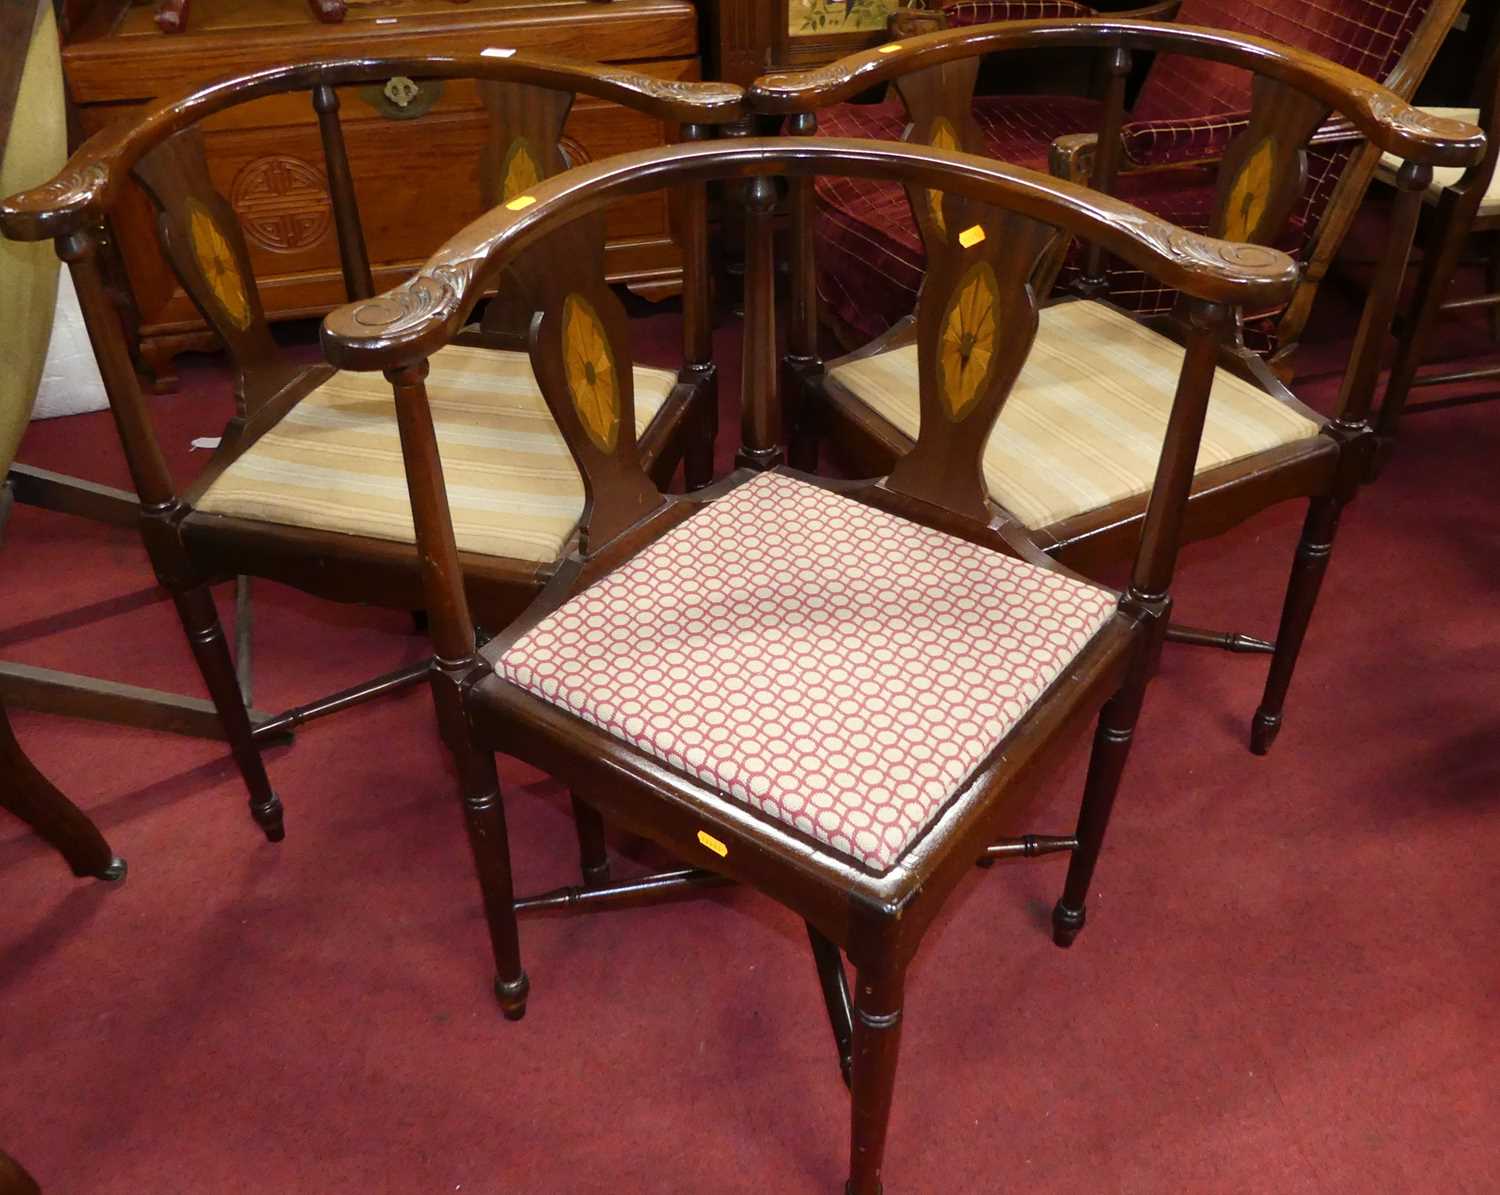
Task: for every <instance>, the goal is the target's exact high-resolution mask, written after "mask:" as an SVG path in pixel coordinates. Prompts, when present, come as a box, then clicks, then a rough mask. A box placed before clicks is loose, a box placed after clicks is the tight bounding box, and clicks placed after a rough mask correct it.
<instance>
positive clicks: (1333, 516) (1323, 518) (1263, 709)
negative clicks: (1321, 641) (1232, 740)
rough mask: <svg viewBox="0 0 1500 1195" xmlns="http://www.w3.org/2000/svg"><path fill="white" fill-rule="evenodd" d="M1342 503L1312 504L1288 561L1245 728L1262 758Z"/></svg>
mask: <svg viewBox="0 0 1500 1195" xmlns="http://www.w3.org/2000/svg"><path fill="white" fill-rule="evenodd" d="M1342 510H1343V503H1342V502H1341V501H1339V500H1338V499H1337V498H1314V499H1313V500H1312V503H1311V505H1310V507H1309V509H1308V512H1307V521H1306V522H1305V523H1304V524H1303V525H1302V540H1301V542H1300V543H1298V545H1297V555H1296V557H1295V559H1294V560H1293V561H1292V577H1291V580H1290V581H1289V582H1288V583H1287V587H1286V599H1285V602H1284V604H1283V605H1282V608H1281V626H1280V628H1279V629H1278V630H1277V632H1276V654H1275V655H1273V656H1272V657H1271V672H1270V675H1269V676H1267V678H1266V691H1265V693H1264V695H1263V696H1262V697H1261V699H1260V708H1259V709H1258V710H1256V711H1255V720H1254V722H1253V723H1252V724H1251V727H1250V750H1252V751H1253V752H1255V754H1257V755H1264V754H1266V752H1268V751H1269V750H1270V749H1271V744H1272V743H1274V742H1275V741H1276V735H1277V734H1278V733H1279V732H1280V730H1281V718H1282V709H1283V707H1284V706H1285V704H1286V694H1287V689H1289V688H1290V687H1291V684H1292V672H1293V670H1294V669H1295V668H1296V667H1297V655H1298V653H1299V652H1300V651H1301V650H1302V640H1303V639H1304V638H1306V636H1307V626H1308V623H1309V622H1311V621H1312V613H1313V607H1314V606H1316V605H1317V603H1318V591H1319V590H1320V589H1322V587H1323V575H1324V573H1326V572H1327V571H1328V557H1329V556H1330V555H1331V554H1332V552H1333V537H1334V535H1335V533H1336V532H1337V531H1338V526H1339V514H1340V512H1341V511H1342Z"/></svg>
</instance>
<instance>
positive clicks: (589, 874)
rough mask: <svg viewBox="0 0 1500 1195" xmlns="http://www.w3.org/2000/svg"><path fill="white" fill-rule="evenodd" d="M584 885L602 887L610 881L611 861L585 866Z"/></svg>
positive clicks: (586, 886)
mask: <svg viewBox="0 0 1500 1195" xmlns="http://www.w3.org/2000/svg"><path fill="white" fill-rule="evenodd" d="M582 870H583V886H584V887H585V888H602V887H604V885H605V884H608V883H609V861H608V860H605V861H604V862H603V863H600V864H597V865H595V866H592V867H588V866H585V867H584V868H583V869H582Z"/></svg>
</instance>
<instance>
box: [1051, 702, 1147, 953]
mask: <svg viewBox="0 0 1500 1195" xmlns="http://www.w3.org/2000/svg"><path fill="white" fill-rule="evenodd" d="M1142 696H1143V694H1142V689H1141V686H1139V685H1132V686H1131V687H1129V688H1127V689H1122V690H1121V691H1120V692H1119V693H1116V694H1115V696H1114V697H1112V698H1110V700H1109V701H1108V702H1107V703H1106V704H1105V706H1104V709H1103V710H1101V711H1100V713H1099V726H1098V729H1097V730H1095V732H1094V752H1093V755H1092V756H1091V757H1090V758H1089V771H1088V776H1087V778H1086V779H1085V780H1084V784H1083V806H1082V808H1081V809H1080V810H1079V813H1078V847H1077V849H1076V850H1074V852H1073V858H1072V861H1071V862H1070V863H1069V864H1068V878H1067V880H1066V882H1065V883H1064V884H1063V894H1062V899H1061V900H1059V901H1058V902H1057V904H1056V906H1055V907H1054V908H1053V910H1052V940H1053V941H1054V942H1056V943H1057V944H1058V945H1059V946H1062V947H1064V948H1066V947H1068V946H1071V945H1073V940H1074V939H1075V938H1077V937H1078V935H1079V933H1080V932H1081V931H1082V930H1083V925H1084V921H1085V920H1086V918H1087V915H1088V908H1087V901H1088V894H1089V885H1090V884H1092V883H1093V881H1094V867H1095V866H1096V865H1097V864H1098V862H1099V850H1100V848H1101V847H1102V846H1103V845H1104V832H1105V830H1106V829H1108V827H1109V815H1110V813H1111V812H1112V811H1113V809H1114V806H1115V794H1116V793H1118V792H1119V791H1120V778H1121V777H1122V776H1123V775H1124V773H1125V763H1126V761H1127V760H1128V759H1129V758H1130V744H1131V741H1132V740H1133V739H1134V738H1135V723H1136V719H1137V718H1138V717H1139V716H1140V712H1141V699H1142Z"/></svg>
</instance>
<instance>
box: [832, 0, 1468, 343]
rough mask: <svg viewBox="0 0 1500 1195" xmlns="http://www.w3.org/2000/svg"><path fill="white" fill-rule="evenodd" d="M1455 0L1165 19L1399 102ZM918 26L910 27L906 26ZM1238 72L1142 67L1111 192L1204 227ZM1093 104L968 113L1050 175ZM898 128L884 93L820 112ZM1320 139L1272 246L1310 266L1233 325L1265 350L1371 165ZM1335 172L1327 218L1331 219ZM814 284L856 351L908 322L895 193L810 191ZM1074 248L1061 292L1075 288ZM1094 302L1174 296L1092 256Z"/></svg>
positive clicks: (1059, 7) (1308, 288)
mask: <svg viewBox="0 0 1500 1195" xmlns="http://www.w3.org/2000/svg"><path fill="white" fill-rule="evenodd" d="M1457 7H1458V5H1457V3H1456V0H1182V3H1181V4H1180V6H1178V10H1177V14H1176V18H1175V19H1176V20H1177V21H1178V22H1179V23H1183V24H1192V25H1207V26H1211V27H1215V28H1222V29H1227V30H1230V31H1233V32H1239V33H1251V34H1259V35H1261V36H1264V37H1271V38H1275V39H1277V40H1280V41H1283V42H1287V43H1289V44H1291V45H1294V46H1297V47H1299V48H1302V49H1306V50H1311V51H1313V52H1314V53H1317V54H1321V55H1322V56H1323V57H1325V58H1329V59H1331V60H1333V61H1334V62H1337V63H1339V64H1341V65H1343V66H1347V67H1350V68H1352V69H1354V70H1357V71H1359V72H1360V73H1362V74H1365V75H1369V76H1371V77H1372V78H1376V79H1379V80H1381V81H1383V82H1385V83H1386V84H1387V85H1388V86H1390V87H1391V88H1392V89H1393V90H1395V91H1397V92H1398V93H1401V94H1403V95H1406V96H1409V95H1410V94H1411V92H1412V91H1413V90H1414V88H1415V87H1416V84H1417V82H1418V81H1419V80H1420V78H1421V76H1422V74H1423V73H1424V72H1425V71H1426V69H1427V66H1428V65H1429V64H1430V62H1431V59H1432V55H1433V54H1434V53H1435V52H1436V49H1437V46H1438V44H1439V43H1440V42H1441V40H1442V36H1443V34H1444V33H1445V32H1446V30H1447V27H1448V26H1449V25H1450V24H1451V23H1452V21H1453V17H1454V13H1455V12H1456V10H1457ZM939 11H940V15H941V20H940V21H934V22H933V23H932V24H930V25H928V26H927V28H941V27H943V26H944V25H946V26H947V27H950V28H951V27H956V26H962V25H975V24H984V23H987V22H993V21H1009V20H1022V19H1057V18H1063V19H1067V18H1073V17H1090V16H1096V15H1114V16H1127V15H1130V14H1125V13H1116V14H1098V13H1095V12H1094V10H1092V9H1091V8H1089V7H1088V6H1087V5H1085V4H1082V3H1078V2H1077V0H951V2H950V3H947V4H944V5H943V6H942V7H941V9H940V10H939ZM913 31H914V32H915V31H923V30H922V29H921V27H920V26H918V27H917V28H916V29H914V30H913ZM1249 86H1250V82H1249V76H1248V75H1247V74H1246V73H1245V72H1243V71H1237V70H1235V69H1233V68H1231V67H1227V66H1223V65H1221V64H1219V63H1215V62H1211V61H1207V60H1205V59H1201V58H1185V57H1177V56H1172V55H1164V56H1162V57H1160V58H1159V59H1158V60H1157V61H1156V62H1154V63H1153V64H1152V65H1151V68H1150V71H1149V72H1148V74H1147V76H1146V78H1145V81H1144V83H1143V84H1142V86H1141V89H1140V92H1139V94H1138V95H1137V97H1136V100H1135V103H1134V105H1133V106H1132V108H1131V109H1130V111H1129V113H1128V116H1127V120H1126V123H1125V124H1124V126H1123V128H1122V130H1121V142H1122V146H1121V150H1122V153H1121V166H1120V174H1119V177H1118V179H1117V181H1116V184H1115V186H1114V187H1113V191H1114V193H1115V194H1117V195H1119V196H1120V197H1121V198H1124V199H1128V200H1129V201H1130V202H1132V203H1134V204H1137V205H1139V206H1140V207H1143V208H1145V209H1146V210H1147V211H1150V212H1153V213H1155V214H1157V215H1159V216H1162V217H1164V218H1165V219H1167V220H1170V221H1171V222H1173V223H1174V224H1178V225H1181V226H1183V227H1185V228H1190V229H1194V230H1196V231H1203V230H1206V228H1207V224H1208V219H1209V214H1210V211H1211V210H1212V206H1213V201H1214V192H1215V186H1216V176H1217V172H1216V167H1215V165H1214V161H1215V159H1216V158H1217V157H1218V156H1219V155H1220V154H1221V153H1222V152H1223V150H1224V148H1225V146H1226V145H1227V144H1228V142H1229V140H1230V139H1231V138H1232V137H1233V136H1234V135H1235V134H1236V133H1238V132H1239V131H1240V130H1241V129H1243V128H1244V127H1245V123H1246V118H1247V112H1248V109H1249V106H1250V95H1249ZM1103 110H1104V105H1103V102H1102V101H1100V100H1097V99H1090V98H1087V97H1084V96H1069V95H1026V96H1014V95H985V96H979V97H977V98H976V99H975V101H974V116H975V118H976V120H977V121H978V123H979V125H980V128H981V129H982V130H983V132H984V135H985V139H986V142H987V147H988V150H989V152H990V153H992V154H993V155H994V156H995V157H996V158H1000V159H1003V160H1005V161H1008V162H1013V163H1016V164H1019V165H1024V166H1029V167H1032V168H1033V169H1037V170H1046V169H1048V163H1049V153H1050V151H1051V149H1052V146H1053V143H1054V142H1055V141H1056V140H1057V139H1058V138H1059V137H1062V136H1065V135H1067V134H1078V133H1097V132H1098V131H1099V128H1100V123H1101V119H1102V116H1103ZM906 125H907V119H906V114H905V111H904V109H903V107H902V105H901V101H900V99H899V98H897V97H896V96H895V94H894V92H893V93H892V94H891V95H890V96H889V97H888V98H887V99H885V100H884V101H882V102H880V103H874V104H841V105H838V106H837V107H834V108H831V109H829V110H827V111H825V112H824V113H822V114H821V115H820V117H819V131H820V132H821V133H822V134H824V135H827V136H833V137H872V138H877V139H881V140H895V139H900V138H901V137H902V136H903V134H904V132H905V129H906ZM1335 132H1336V130H1332V129H1330V130H1327V131H1326V134H1320V135H1319V144H1317V145H1316V146H1315V147H1314V148H1313V149H1312V150H1311V151H1310V152H1309V154H1308V166H1307V182H1306V186H1305V189H1304V193H1303V197H1302V200H1301V202H1300V203H1299V204H1298V205H1297V206H1296V207H1295V208H1294V210H1293V212H1292V215H1291V216H1290V218H1289V220H1288V225H1287V227H1286V229H1285V230H1284V232H1283V235H1282V237H1281V238H1280V240H1279V241H1278V247H1279V248H1282V249H1286V250H1288V251H1289V252H1291V253H1292V254H1293V255H1294V256H1296V257H1297V258H1298V259H1299V260H1301V261H1303V262H1304V263H1305V264H1307V265H1308V266H1309V267H1310V268H1309V269H1308V271H1307V278H1306V281H1305V283H1304V291H1305V292H1306V293H1305V294H1304V293H1299V295H1298V297H1297V299H1295V300H1294V301H1293V305H1292V308H1290V309H1287V310H1285V311H1283V312H1274V313H1271V312H1268V313H1261V315H1260V316H1259V318H1250V319H1247V321H1246V327H1245V333H1246V341H1247V343H1248V344H1249V345H1250V346H1251V347H1252V348H1254V349H1255V350H1256V351H1258V352H1264V353H1272V352H1275V351H1276V350H1277V349H1278V347H1279V346H1280V347H1283V348H1284V349H1285V350H1286V351H1287V352H1288V353H1289V350H1290V348H1291V347H1293V346H1294V344H1295V341H1296V338H1297V334H1298V333H1299V332H1300V329H1301V325H1302V323H1303V322H1305V320H1306V314H1307V308H1308V307H1309V306H1310V304H1311V294H1312V291H1313V290H1315V288H1316V284H1317V282H1318V281H1319V280H1320V279H1321V276H1322V272H1323V270H1324V269H1326V265H1327V262H1328V260H1330V259H1331V257H1332V254H1333V251H1334V249H1335V248H1336V245H1337V242H1338V240H1340V239H1342V236H1343V234H1344V232H1345V231H1346V230H1347V222H1348V220H1347V216H1348V215H1350V214H1352V208H1353V206H1354V203H1355V202H1357V199H1358V196H1359V194H1360V193H1362V191H1363V186H1364V183H1365V181H1367V178H1368V173H1369V170H1370V169H1373V165H1374V163H1373V160H1372V161H1369V162H1368V163H1365V162H1363V161H1362V162H1361V163H1359V164H1358V166H1357V168H1356V169H1355V170H1351V171H1347V172H1346V167H1348V166H1349V165H1350V160H1351V157H1352V156H1353V154H1354V153H1355V151H1356V150H1357V149H1358V147H1359V143H1358V142H1357V141H1356V140H1353V139H1351V138H1348V137H1342V138H1341V137H1337V136H1335V135H1334V134H1335ZM1346 173H1349V174H1350V175H1352V176H1355V177H1351V178H1350V179H1349V180H1347V181H1346V182H1345V184H1344V186H1345V191H1344V193H1343V194H1344V195H1347V196H1349V201H1348V202H1345V201H1344V199H1343V197H1342V196H1341V200H1340V203H1339V204H1338V205H1337V207H1338V209H1339V210H1337V211H1332V212H1331V211H1330V205H1331V202H1332V201H1333V199H1334V196H1335V192H1336V190H1337V189H1338V188H1339V184H1340V182H1341V180H1342V179H1344V176H1345V174H1346ZM818 196H819V216H818V288H819V294H820V298H821V300H822V303H823V310H824V311H825V312H826V313H827V314H828V315H829V316H831V317H832V319H833V321H834V323H835V324H836V326H838V327H839V328H840V329H841V331H842V332H843V333H844V334H845V336H846V337H847V338H849V339H850V340H852V341H854V342H861V341H864V340H868V339H870V338H872V337H874V336H877V335H879V334H880V333H881V332H883V331H884V330H885V329H886V328H888V327H889V326H890V325H891V324H893V323H894V322H896V321H897V320H898V319H900V318H902V317H903V316H905V315H907V314H909V313H910V312H911V310H912V308H913V307H914V306H915V303H916V295H917V290H918V288H919V286H920V285H921V281H922V268H923V259H922V247H921V242H920V240H919V238H918V236H917V229H916V225H915V223H914V222H913V220H912V217H911V213H910V210H909V208H908V206H907V199H906V195H905V193H904V192H903V191H902V190H901V188H899V187H897V186H895V185H893V184H888V183H876V182H868V181H864V180H858V179H830V180H820V181H819V183H818ZM1082 266H1083V256H1082V253H1081V252H1080V251H1079V250H1078V249H1077V248H1076V247H1075V251H1074V253H1073V254H1072V255H1071V257H1070V259H1069V262H1068V264H1067V266H1065V268H1064V270H1063V272H1062V275H1061V276H1060V279H1059V284H1060V285H1062V286H1067V285H1069V284H1070V283H1074V282H1077V281H1078V278H1079V276H1080V272H1081V269H1082ZM1103 266H1104V276H1105V278H1106V282H1107V295H1108V297H1109V299H1111V300H1112V301H1113V302H1115V303H1117V304H1119V305H1120V306H1122V307H1126V308H1128V309H1130V310H1134V311H1141V312H1156V311H1163V310H1167V309H1168V308H1170V306H1171V303H1172V295H1171V293H1170V292H1167V291H1164V290H1162V289H1161V288H1160V287H1159V286H1157V285H1155V284H1154V283H1152V282H1150V281H1149V280H1148V279H1146V278H1145V277H1144V276H1143V275H1142V274H1141V273H1140V272H1139V271H1136V270H1133V269H1131V268H1130V267H1128V266H1127V265H1125V264H1124V263H1123V262H1120V261H1116V260H1111V259H1109V258H1106V259H1105V260H1104V263H1103Z"/></svg>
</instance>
